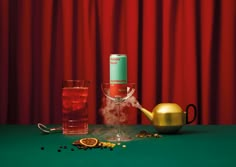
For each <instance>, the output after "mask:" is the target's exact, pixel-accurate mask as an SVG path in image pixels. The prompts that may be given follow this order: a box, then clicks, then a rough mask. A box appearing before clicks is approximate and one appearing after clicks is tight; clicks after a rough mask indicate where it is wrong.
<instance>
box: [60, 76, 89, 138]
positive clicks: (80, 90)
mask: <svg viewBox="0 0 236 167" xmlns="http://www.w3.org/2000/svg"><path fill="white" fill-rule="evenodd" d="M89 85H90V81H87V80H65V81H63V84H62V132H63V134H65V135H80V134H87V133H88V110H87V109H88V102H87V100H88V90H89Z"/></svg>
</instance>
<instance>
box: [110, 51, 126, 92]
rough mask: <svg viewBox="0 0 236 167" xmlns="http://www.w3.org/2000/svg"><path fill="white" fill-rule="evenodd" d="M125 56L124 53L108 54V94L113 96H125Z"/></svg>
mask: <svg viewBox="0 0 236 167" xmlns="http://www.w3.org/2000/svg"><path fill="white" fill-rule="evenodd" d="M126 84H127V57H126V55H125V54H111V55H110V94H111V96H114V97H123V96H126V93H127V92H126Z"/></svg>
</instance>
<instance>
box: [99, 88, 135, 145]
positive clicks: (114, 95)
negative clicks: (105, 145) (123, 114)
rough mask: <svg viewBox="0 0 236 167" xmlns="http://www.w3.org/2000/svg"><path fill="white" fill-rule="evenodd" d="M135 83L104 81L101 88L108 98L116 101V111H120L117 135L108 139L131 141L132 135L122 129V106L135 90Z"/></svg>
mask: <svg viewBox="0 0 236 167" xmlns="http://www.w3.org/2000/svg"><path fill="white" fill-rule="evenodd" d="M135 85H136V84H135V83H128V84H120V85H114V84H110V83H102V85H101V88H102V92H103V94H104V95H105V97H106V98H108V99H110V100H111V101H112V102H114V103H115V106H116V111H117V113H118V125H117V132H116V134H115V135H113V136H111V137H108V138H107V140H108V141H113V142H114V141H115V142H119V141H129V140H131V137H129V135H128V134H125V132H123V131H122V130H121V126H120V106H121V104H122V103H123V102H125V101H126V100H127V99H128V98H129V97H131V96H132V95H133V94H134V92H135Z"/></svg>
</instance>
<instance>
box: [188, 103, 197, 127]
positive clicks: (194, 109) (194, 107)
mask: <svg viewBox="0 0 236 167" xmlns="http://www.w3.org/2000/svg"><path fill="white" fill-rule="evenodd" d="M190 107H192V108H193V111H194V112H193V114H194V115H193V119H192V120H190V121H189V120H188V112H189V108H190ZM185 111H186V124H190V123H192V122H193V121H194V120H195V119H196V118H197V107H196V106H195V105H194V104H189V105H187V107H186V110H185Z"/></svg>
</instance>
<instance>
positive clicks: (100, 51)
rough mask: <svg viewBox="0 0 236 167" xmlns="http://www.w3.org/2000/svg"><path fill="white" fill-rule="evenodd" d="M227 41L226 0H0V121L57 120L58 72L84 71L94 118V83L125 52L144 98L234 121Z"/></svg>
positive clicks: (234, 24)
mask: <svg viewBox="0 0 236 167" xmlns="http://www.w3.org/2000/svg"><path fill="white" fill-rule="evenodd" d="M235 46H236V1H235V0H128V1H127V0H79V1H78V0H35V1H33V0H21V1H17V0H0V123H1V124H5V123H16V124H33V123H37V122H43V123H61V83H62V80H64V79H87V80H90V81H91V86H90V89H89V123H90V124H96V123H103V118H102V115H101V112H100V109H101V107H102V97H103V96H102V92H101V86H100V85H101V83H102V82H109V56H110V54H112V53H124V54H127V59H128V82H134V83H136V93H135V96H136V98H137V100H138V101H139V102H140V103H141V105H142V106H143V107H144V108H147V109H149V110H152V108H154V106H155V105H156V104H158V103H161V102H175V103H177V104H179V105H180V106H181V107H182V108H183V110H185V107H186V106H187V104H189V103H193V104H195V105H196V106H197V108H198V117H197V120H196V121H195V122H194V124H235V123H236V119H235V118H236V111H235V108H236V104H235V100H236V88H235V85H236V75H235V71H236V60H235V59H236V58H235V57H236V49H235ZM127 110H128V116H129V117H128V124H137V123H138V124H148V123H149V121H148V120H147V119H146V118H145V116H144V115H143V114H142V113H141V112H140V111H139V110H138V109H135V108H132V107H129V108H128V109H127ZM192 116H193V115H192V114H190V115H189V117H192Z"/></svg>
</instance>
